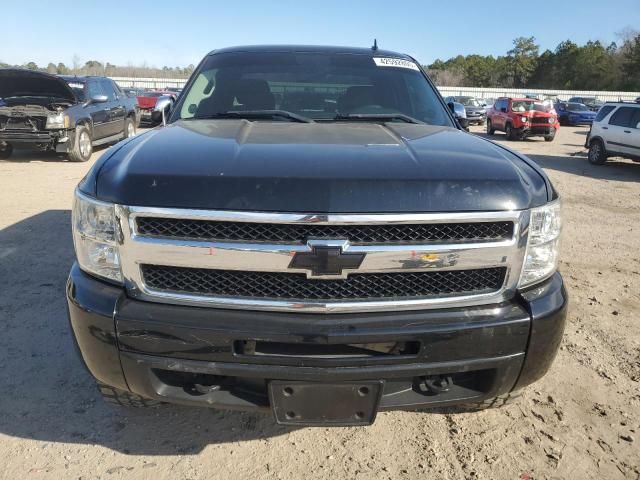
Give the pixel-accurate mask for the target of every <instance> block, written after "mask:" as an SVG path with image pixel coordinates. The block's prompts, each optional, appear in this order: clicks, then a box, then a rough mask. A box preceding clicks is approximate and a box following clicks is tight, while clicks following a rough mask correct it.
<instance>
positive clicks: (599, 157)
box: [589, 140, 607, 165]
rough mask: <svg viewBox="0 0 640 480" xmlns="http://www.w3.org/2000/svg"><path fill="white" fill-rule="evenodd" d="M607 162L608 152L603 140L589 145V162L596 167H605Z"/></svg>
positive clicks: (593, 141) (594, 141)
mask: <svg viewBox="0 0 640 480" xmlns="http://www.w3.org/2000/svg"><path fill="white" fill-rule="evenodd" d="M606 161H607V151H606V150H605V148H604V144H603V143H602V140H592V141H591V144H590V145H589V162H590V163H592V164H594V165H604V163H605V162H606Z"/></svg>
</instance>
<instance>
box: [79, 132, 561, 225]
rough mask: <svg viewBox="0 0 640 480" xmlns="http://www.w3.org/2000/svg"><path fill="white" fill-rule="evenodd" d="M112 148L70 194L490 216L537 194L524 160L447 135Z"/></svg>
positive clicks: (311, 135)
mask: <svg viewBox="0 0 640 480" xmlns="http://www.w3.org/2000/svg"><path fill="white" fill-rule="evenodd" d="M114 150H115V151H114V152H113V153H112V154H111V156H110V157H109V158H108V159H106V160H103V161H99V162H98V163H97V164H96V166H95V167H94V169H93V171H92V172H90V174H89V175H88V176H87V177H86V178H85V180H84V181H83V183H82V184H81V186H80V188H81V190H83V191H85V192H86V193H88V194H90V195H95V196H97V197H98V198H100V199H103V200H106V201H110V202H114V203H120V204H125V205H131V206H155V207H178V208H198V209H220V210H254V211H281V212H313V213H366V212H378V213H389V212H447V211H499V210H512V209H513V210H520V209H525V208H530V207H532V206H537V205H541V204H543V203H545V202H546V201H547V196H548V191H547V184H546V180H545V179H546V177H544V174H543V173H542V172H541V170H540V169H539V168H537V167H535V166H534V164H531V163H529V162H527V161H525V160H523V159H521V158H520V157H518V156H516V155H515V154H514V153H512V152H510V151H508V150H506V149H504V148H502V147H499V146H497V145H495V144H493V143H491V142H489V141H487V140H484V139H482V138H479V137H476V136H474V135H471V134H468V133H465V132H462V131H460V130H457V129H454V128H448V127H438V126H429V125H418V124H400V123H393V124H390V123H387V124H384V125H381V124H376V123H356V122H343V123H320V122H318V123H306V124H305V123H288V122H248V121H246V120H185V121H178V122H175V123H173V124H170V125H168V126H166V127H164V128H159V129H155V130H152V131H150V132H148V133H145V134H142V135H139V136H137V137H135V138H134V139H133V140H131V141H129V142H126V143H125V144H124V145H123V146H121V147H120V148H118V147H117V146H116V147H114ZM105 155H109V154H108V153H107V154H105Z"/></svg>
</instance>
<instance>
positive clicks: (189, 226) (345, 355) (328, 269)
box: [66, 46, 567, 425]
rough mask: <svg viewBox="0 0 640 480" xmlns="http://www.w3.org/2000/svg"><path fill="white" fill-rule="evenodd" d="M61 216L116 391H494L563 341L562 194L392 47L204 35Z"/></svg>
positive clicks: (121, 398) (305, 403) (290, 402)
mask: <svg viewBox="0 0 640 480" xmlns="http://www.w3.org/2000/svg"><path fill="white" fill-rule="evenodd" d="M72 224H73V237H74V243H75V250H76V263H75V264H74V265H73V267H72V268H71V272H70V276H69V280H68V283H67V292H66V293H67V300H68V302H67V304H68V309H69V310H68V311H69V316H70V323H71V326H72V329H73V334H74V338H75V340H76V342H77V345H78V347H79V351H80V352H81V354H82V358H83V359H84V363H85V365H86V366H87V368H88V370H89V371H90V372H91V374H92V375H93V376H94V377H95V378H96V381H97V383H98V386H99V388H100V391H101V392H102V394H103V396H104V398H105V399H106V400H107V401H109V402H111V403H114V404H118V405H127V406H151V405H157V404H159V403H163V402H173V403H181V404H185V405H193V406H204V407H218V408H234V409H240V410H256V411H263V412H269V411H271V412H272V413H273V415H274V417H275V419H276V421H277V422H279V423H283V424H295V425H362V424H370V423H371V422H373V420H374V418H375V415H376V412H378V411H379V410H390V409H410V408H424V407H436V406H448V405H459V406H461V407H460V408H473V409H477V408H484V407H490V406H498V405H502V404H503V403H504V402H507V401H509V400H511V399H512V398H514V396H515V394H516V391H517V390H519V389H521V388H522V387H524V386H526V385H528V384H530V383H532V382H534V381H536V380H537V379H539V378H540V377H541V376H542V375H544V374H545V372H546V371H547V370H548V368H549V367H550V365H551V362H552V361H553V358H554V356H555V354H556V351H557V350H558V347H559V344H560V340H561V338H562V333H563V329H564V323H565V315H566V308H567V294H566V291H565V288H564V286H563V280H562V277H561V276H560V274H559V273H558V272H557V264H558V249H557V246H558V237H559V234H560V228H561V221H560V205H559V199H558V193H557V192H556V190H555V189H554V188H553V186H552V185H551V183H550V181H549V179H548V178H547V176H546V175H545V173H544V172H543V171H542V169H541V168H540V167H539V166H537V165H536V164H535V163H534V162H533V161H531V160H529V159H528V158H526V157H524V156H522V155H520V154H518V153H516V152H513V151H511V150H509V149H508V148H505V147H503V146H500V145H497V144H494V143H492V142H490V141H488V140H486V139H484V138H481V137H478V136H475V135H471V134H469V133H467V132H465V131H464V130H463V129H462V128H461V126H460V125H459V124H458V123H456V122H455V119H454V116H453V114H452V113H451V112H450V110H449V108H447V104H446V103H445V102H444V100H443V98H442V97H441V96H440V95H439V93H438V91H437V90H436V88H435V86H434V85H433V84H432V82H431V81H430V80H429V78H428V77H427V75H426V74H425V72H424V71H423V69H422V68H421V67H420V64H419V63H418V62H417V61H416V60H414V59H413V58H411V57H409V56H407V55H402V54H398V53H394V52H390V51H383V50H379V49H371V50H370V49H358V48H344V47H308V46H273V47H271V46H263V47H238V48H229V49H223V50H217V51H214V52H212V53H210V54H209V55H207V56H206V57H205V58H204V60H203V61H202V62H201V63H200V65H199V67H198V68H197V69H196V71H195V72H194V73H193V75H192V76H191V78H190V80H189V82H188V83H187V85H186V87H185V89H184V91H183V92H182V94H181V95H180V97H179V99H178V100H177V102H176V103H175V106H174V108H173V110H172V112H171V114H170V117H169V119H168V121H167V125H166V126H165V127H161V128H157V129H154V130H150V131H148V132H146V133H144V134H142V135H138V136H136V137H134V138H132V139H129V140H127V141H124V142H121V143H120V144H118V145H117V146H116V147H114V148H111V149H109V150H108V151H107V152H105V153H104V154H103V156H102V157H101V158H100V159H99V160H98V161H97V162H96V164H95V165H94V166H93V168H92V169H91V170H90V172H89V173H88V174H87V175H86V177H85V178H84V179H83V180H82V181H81V182H80V184H79V185H78V187H77V190H76V193H75V201H74V207H73V221H72Z"/></svg>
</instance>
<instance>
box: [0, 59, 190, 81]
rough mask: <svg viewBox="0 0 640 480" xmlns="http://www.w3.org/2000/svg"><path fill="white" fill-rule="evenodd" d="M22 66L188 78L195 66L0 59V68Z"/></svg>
mask: <svg viewBox="0 0 640 480" xmlns="http://www.w3.org/2000/svg"><path fill="white" fill-rule="evenodd" d="M6 67H22V68H26V69H28V70H38V71H41V72H47V73H52V74H58V75H104V76H107V77H136V78H143V77H151V78H184V79H186V78H188V77H189V75H191V72H193V69H194V68H195V67H194V66H193V65H188V66H186V67H167V66H165V67H162V68H156V67H149V66H147V65H135V66H134V65H127V66H118V65H113V64H111V63H109V62H106V63H101V62H99V61H97V60H88V61H87V62H85V63H84V64H82V63H81V62H80V61H79V60H78V59H77V57H74V59H73V64H72V65H70V66H67V65H65V64H64V63H62V62H61V63H57V64H56V63H53V62H50V63H49V64H48V65H47V66H39V65H38V64H37V63H35V62H26V63H24V64H22V65H9V64H7V63H3V62H1V61H0V68H6Z"/></svg>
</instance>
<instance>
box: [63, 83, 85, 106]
mask: <svg viewBox="0 0 640 480" xmlns="http://www.w3.org/2000/svg"><path fill="white" fill-rule="evenodd" d="M67 85H69V86H70V87H71V90H73V94H74V95H75V96H76V98H77V99H78V101H79V102H84V101H85V100H86V97H85V95H84V83H83V82H67Z"/></svg>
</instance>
